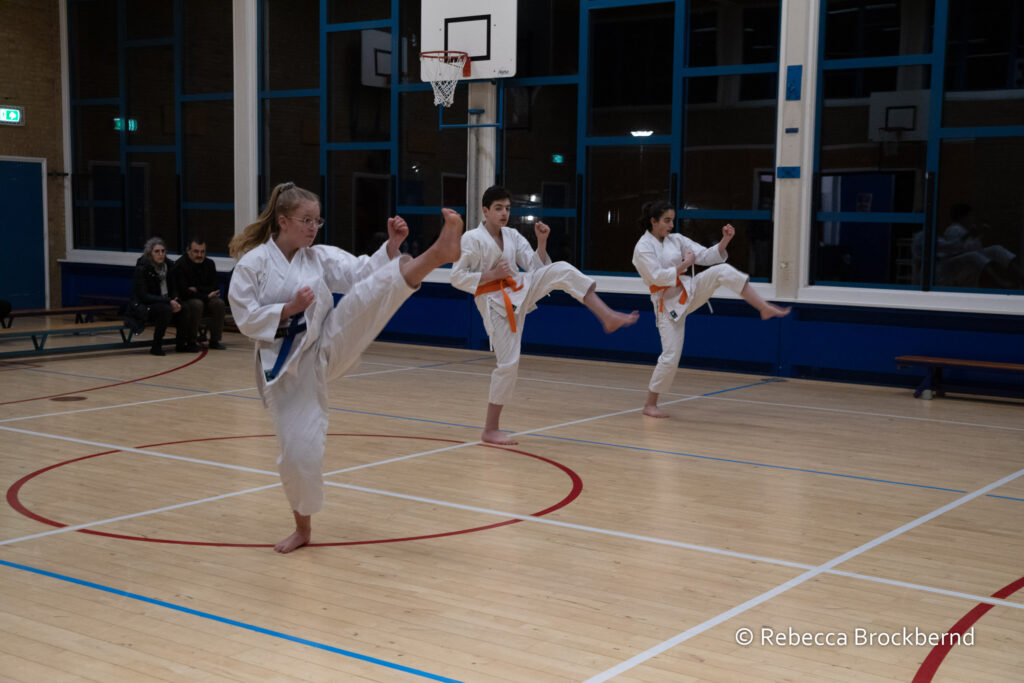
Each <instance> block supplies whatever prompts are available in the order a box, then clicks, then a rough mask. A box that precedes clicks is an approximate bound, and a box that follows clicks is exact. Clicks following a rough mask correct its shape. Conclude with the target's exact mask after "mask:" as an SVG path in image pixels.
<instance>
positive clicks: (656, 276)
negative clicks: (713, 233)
mask: <svg viewBox="0 0 1024 683" xmlns="http://www.w3.org/2000/svg"><path fill="white" fill-rule="evenodd" d="M687 249H689V250H690V251H692V252H693V253H694V255H695V256H696V257H697V265H701V266H713V265H715V264H718V263H724V262H725V259H726V257H727V256H728V255H726V256H722V254H721V253H719V251H718V245H715V246H713V247H705V246H702V245H700V244H698V243H697V242H694V241H693V240H691V239H689V238H687V237H683V236H682V235H680V234H679V233H677V232H673V233H669V234H668V235H666V236H665V241H664V242H659V241H658V238H657V237H655V236H654V235H652V234H651V232H650V230H647V231H644V234H643V236H642V237H641V238H640V239H639V240H638V241H637V243H636V247H635V248H634V249H633V266H634V267H635V268H636V271H637V272H638V273H640V278H641V279H642V280H643V281H644V284H645V285H646V286H647V287H652V286H653V287H668V289H666V290H664V291H661V292H654V293H653V294H651V302H652V303H653V304H654V310H655V312H657V311H658V307H659V306H661V305H664V313H665V315H667V316H669V317H670V318H672V319H673V320H682V319H683V317H684V314H685V312H686V307H687V304H686V303H683V304H680V303H679V297H680V295H681V294H682V288H680V287H678V286H677V285H676V277H677V276H676V266H678V265H679V264H680V263H682V262H683V256H684V255H685V254H686V250H687ZM678 277H679V281H680V282H681V283H682V286H683V287H685V288H686V293H687V297H688V299H687V301H689V299H691V298H692V297H693V282H692V278H691V277H690V276H689V275H685V274H684V275H680V276H678ZM663 296H664V298H662V297H663Z"/></svg>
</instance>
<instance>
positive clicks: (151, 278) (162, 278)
mask: <svg viewBox="0 0 1024 683" xmlns="http://www.w3.org/2000/svg"><path fill="white" fill-rule="evenodd" d="M168 270H169V268H168V265H167V246H166V245H165V244H164V241H163V240H162V239H160V238H159V237H150V238H149V239H148V240H147V241H146V245H145V247H143V249H142V256H140V257H139V260H138V261H137V262H136V263H135V274H134V278H133V287H132V301H131V307H130V309H129V310H130V311H132V312H135V311H139V310H140V308H141V307H148V309H149V310H148V312H146V321H148V322H151V323H153V346H152V347H151V348H150V349H149V352H150V353H151V354H153V355H154V356H163V355H166V354H165V353H164V350H163V348H162V347H161V345H162V342H163V339H164V333H165V332H166V331H167V325H168V324H170V322H171V319H172V318H173V319H174V324H175V329H176V334H175V342H176V344H175V348H176V350H178V351H189V352H195V351H198V350H199V347H198V346H196V345H195V344H186V343H185V333H186V329H187V328H188V324H187V323H188V321H187V319H186V318H187V316H188V311H187V310H185V309H183V308H182V306H181V303H180V302H179V301H178V293H177V292H176V291H174V284H173V282H172V280H171V278H168V277H167V273H168Z"/></svg>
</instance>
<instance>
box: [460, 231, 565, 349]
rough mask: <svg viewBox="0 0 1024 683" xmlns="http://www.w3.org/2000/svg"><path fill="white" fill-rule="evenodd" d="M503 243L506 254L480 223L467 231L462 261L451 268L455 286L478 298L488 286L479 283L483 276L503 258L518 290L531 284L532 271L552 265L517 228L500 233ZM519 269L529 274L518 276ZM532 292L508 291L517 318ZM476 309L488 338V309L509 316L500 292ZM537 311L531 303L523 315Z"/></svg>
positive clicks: (479, 302) (484, 296)
mask: <svg viewBox="0 0 1024 683" xmlns="http://www.w3.org/2000/svg"><path fill="white" fill-rule="evenodd" d="M501 240H502V244H503V245H504V250H502V249H499V248H498V242H497V240H495V239H494V238H493V237H491V235H490V233H489V232H487V228H485V227H484V224H483V223H480V225H478V226H477V227H476V228H475V229H473V230H468V231H466V232H465V233H464V234H463V235H462V257H461V258H459V260H458V262H456V263H455V265H454V266H452V286H454V287H455V288H457V289H461V290H462V291H464V292H469V293H470V294H475V293H476V289H477V287H479V286H480V285H483V284H487V283H485V282H481V281H480V276H481V275H482V274H483V273H484V272H486V271H488V270H491V269H492V268H494V266H495V265H496V264H497V263H498V261H499V260H501V259H502V258H504V259H505V260H506V261H508V263H509V265H510V266H512V271H513V273H514V275H513V277H514V279H515V281H516V284H517V286H518V285H528V284H529V280H530V277H531V276H530V271H532V270H536V269H538V268H540V267H542V266H546V265H550V264H551V258H550V257H549V258H547V259H546V260H541V258H540V256H539V255H538V254H537V252H536V251H534V250H533V247H531V246H530V242H529V241H528V240H527V239H526V238H525V237H523V236H522V234H520V232H519V231H518V230H516V229H515V228H510V227H507V226H505V227H503V228H502V229H501ZM520 268H521V269H522V270H523V271H526V272H516V271H518V270H519V269H520ZM529 289H530V288H529V287H528V286H524V287H523V288H522V289H520V290H519V291H512V289H511V288H508V289H506V290H505V293H506V294H508V297H509V300H510V301H511V302H512V305H513V306H514V307H515V308H516V311H517V317H519V316H518V310H519V307H520V305H521V304H522V303H523V300H524V299H525V297H526V294H527V292H528V291H529ZM476 307H477V310H479V311H480V317H481V318H483V321H484V329H485V330H486V331H487V336H488V337H490V336H492V331H493V330H492V329H491V316H490V315H488V314H487V309H488V308H490V310H491V311H492V312H494V313H496V314H497V315H499V316H500V317H502V318H506V319H507V318H508V313H507V312H506V310H505V299H504V297H503V296H502V293H501V291H496V292H489V293H487V294H481V295H480V296H478V297H476ZM536 308H537V306H536V304H533V303H531V305H530V306H529V308H527V310H526V311H524V312H523V315H526V314H527V313H529V312H530V311H532V310H534V309H536Z"/></svg>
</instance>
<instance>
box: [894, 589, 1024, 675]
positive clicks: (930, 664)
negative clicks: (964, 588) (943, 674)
mask: <svg viewBox="0 0 1024 683" xmlns="http://www.w3.org/2000/svg"><path fill="white" fill-rule="evenodd" d="M1021 588H1024V576H1022V577H1020V578H1019V579H1017V580H1016V581H1014V582H1013V583H1010V584H1007V585H1005V586H1003V587H1002V588H1000V589H999V590H997V591H996V592H995V593H993V594H992V595H991V596H990V597H993V598H999V599H1001V600H1005V599H1006V598H1008V597H1010V596H1011V595H1013V594H1014V593H1016V592H1017V591H1019V590H1020V589H1021ZM993 607H995V605H989V604H986V603H980V604H978V605H977V606H975V608H974V609H972V610H971V611H970V612H968V613H967V614H965V615H964V616H963V617H962V618H961V619H960V621H958V622H956V623H955V624H953V626H952V628H950V629H949V630H948V631H946V633H948V634H950V635H952V634H954V633H955V634H959V635H958V637H957V638H956V640H957V641H958V642H959V640H960V638H962V637H963V635H964V634H965V633H967V631H968V630H969V629H970V628H971V627H972V626H974V624H975V623H977V621H978V620H979V619H981V618H982V617H983V616H985V615H986V614H987V613H988V611H989V610H990V609H992V608H993ZM943 640H945V639H943ZM950 640H953V639H952V638H950ZM952 649H953V643H952V642H948V643H940V644H939V645H936V646H935V647H933V648H932V651H931V652H929V653H928V656H927V657H925V659H924V661H923V662H921V667H920V668H919V669H918V670H917V674H916V675H915V676H914V683H928V682H929V681H931V680H932V677H934V676H935V672H937V671H938V670H939V665H941V664H942V660H944V659H945V658H946V655H948V654H949V651H950V650H952Z"/></svg>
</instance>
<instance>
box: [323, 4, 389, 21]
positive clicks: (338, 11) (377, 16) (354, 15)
mask: <svg viewBox="0 0 1024 683" xmlns="http://www.w3.org/2000/svg"><path fill="white" fill-rule="evenodd" d="M390 18H391V0H359V2H352V0H328V3H327V23H329V24H343V23H346V22H352V21H377V20H381V19H390Z"/></svg>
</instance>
